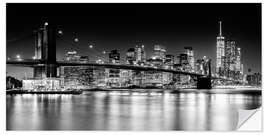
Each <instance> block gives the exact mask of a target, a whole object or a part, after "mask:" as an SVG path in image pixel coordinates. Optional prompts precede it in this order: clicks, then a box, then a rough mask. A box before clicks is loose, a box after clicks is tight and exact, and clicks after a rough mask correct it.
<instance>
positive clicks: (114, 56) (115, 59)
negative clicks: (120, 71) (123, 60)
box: [109, 50, 120, 64]
mask: <svg viewBox="0 0 270 135" xmlns="http://www.w3.org/2000/svg"><path fill="white" fill-rule="evenodd" d="M109 63H112V64H119V63H120V53H119V52H118V51H117V50H112V51H111V52H110V53H109Z"/></svg>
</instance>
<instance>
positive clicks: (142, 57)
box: [135, 44, 146, 65]
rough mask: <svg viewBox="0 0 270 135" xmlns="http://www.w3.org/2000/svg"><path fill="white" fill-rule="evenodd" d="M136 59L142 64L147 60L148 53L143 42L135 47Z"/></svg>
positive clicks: (137, 62)
mask: <svg viewBox="0 0 270 135" xmlns="http://www.w3.org/2000/svg"><path fill="white" fill-rule="evenodd" d="M135 59H136V64H138V65H141V64H142V63H145V61H146V54H145V50H144V45H143V44H137V45H136V47H135Z"/></svg>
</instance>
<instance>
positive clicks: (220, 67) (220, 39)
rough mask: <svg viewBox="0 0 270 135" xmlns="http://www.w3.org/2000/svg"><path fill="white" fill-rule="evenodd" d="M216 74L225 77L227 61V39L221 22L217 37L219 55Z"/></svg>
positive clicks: (217, 54)
mask: <svg viewBox="0 0 270 135" xmlns="http://www.w3.org/2000/svg"><path fill="white" fill-rule="evenodd" d="M216 56H217V57H216V58H217V59H216V73H217V74H218V75H219V76H224V75H223V70H224V64H223V63H224V59H225V37H224V36H223V35H222V22H221V21H220V22H219V35H218V36H217V53H216Z"/></svg>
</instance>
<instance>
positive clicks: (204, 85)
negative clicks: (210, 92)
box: [197, 77, 212, 89]
mask: <svg viewBox="0 0 270 135" xmlns="http://www.w3.org/2000/svg"><path fill="white" fill-rule="evenodd" d="M197 89H212V83H211V78H210V77H198V79H197Z"/></svg>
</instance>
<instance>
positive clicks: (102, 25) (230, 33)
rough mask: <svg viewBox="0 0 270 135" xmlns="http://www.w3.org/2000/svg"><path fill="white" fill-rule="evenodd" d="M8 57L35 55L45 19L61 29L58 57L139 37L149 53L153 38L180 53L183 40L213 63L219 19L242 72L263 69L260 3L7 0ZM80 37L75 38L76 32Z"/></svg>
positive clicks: (16, 72)
mask: <svg viewBox="0 0 270 135" xmlns="http://www.w3.org/2000/svg"><path fill="white" fill-rule="evenodd" d="M6 10H7V57H10V58H12V57H15V56H16V54H21V55H22V57H23V58H31V57H32V56H34V37H33V35H32V33H33V31H34V30H35V29H37V28H39V27H40V26H42V24H43V23H44V22H46V21H47V22H48V23H49V24H55V25H57V27H58V28H59V29H62V30H63V33H64V34H63V35H62V36H61V37H59V38H58V39H57V59H58V60H61V59H62V58H63V56H64V54H65V53H66V52H67V51H71V50H74V49H75V50H77V51H78V53H79V54H80V55H88V56H89V57H90V60H93V59H95V58H96V56H97V52H96V51H94V50H91V49H89V45H90V44H92V45H94V48H95V50H97V51H99V52H100V54H101V52H102V51H103V50H105V51H110V50H112V49H118V50H119V51H120V53H121V57H122V58H124V56H125V52H126V51H127V50H128V49H129V48H131V47H134V46H135V44H136V42H142V43H143V44H144V45H145V47H146V51H147V54H146V55H147V57H148V58H149V57H150V56H151V54H152V50H153V46H154V44H162V45H164V46H165V47H166V48H167V54H173V55H179V54H180V53H182V52H183V51H184V47H185V46H191V47H193V49H194V53H195V59H198V58H202V57H203V56H207V57H210V58H211V59H212V61H213V65H215V61H216V37H217V35H218V33H219V28H218V27H219V25H218V21H220V20H221V21H222V23H223V35H224V36H225V38H226V39H233V40H235V41H236V44H237V46H238V47H240V48H241V49H242V63H243V64H244V73H247V70H248V68H251V70H252V72H261V4H256V3H253V4H181V3H179V4H90V3H89V4H7V8H6ZM76 37H77V38H78V39H79V42H77V43H75V42H74V38H76ZM24 72H26V74H27V75H29V76H31V72H32V69H30V68H23V69H22V68H18V67H13V66H8V67H7V73H8V75H12V76H15V77H19V78H21V77H22V76H24V74H25V73H24Z"/></svg>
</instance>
